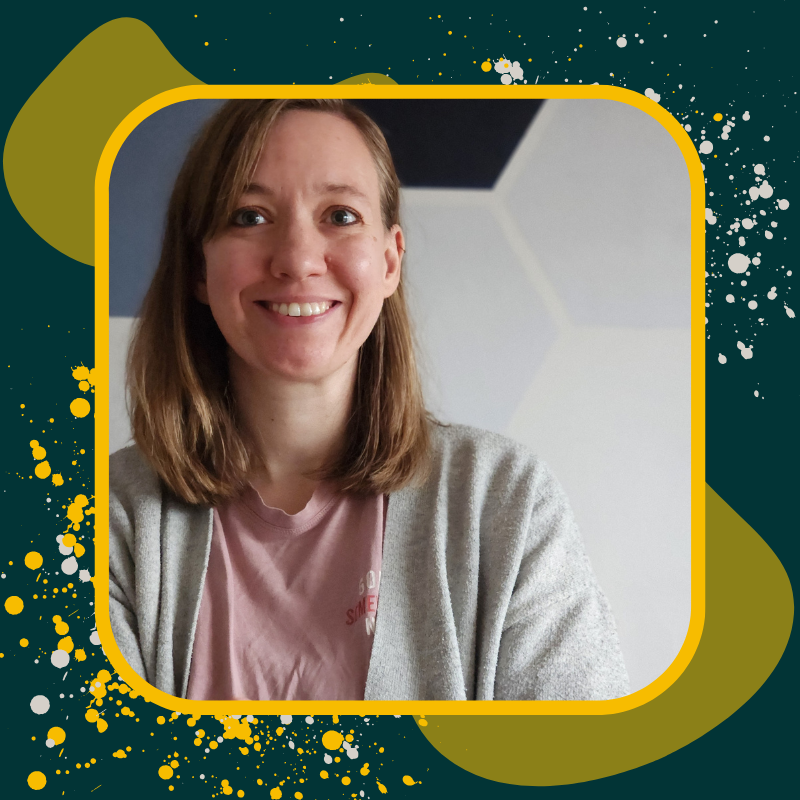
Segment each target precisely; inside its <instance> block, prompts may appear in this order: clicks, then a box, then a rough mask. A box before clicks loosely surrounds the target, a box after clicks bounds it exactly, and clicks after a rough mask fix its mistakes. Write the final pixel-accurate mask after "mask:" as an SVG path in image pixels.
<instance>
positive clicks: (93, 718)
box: [84, 708, 100, 723]
mask: <svg viewBox="0 0 800 800" xmlns="http://www.w3.org/2000/svg"><path fill="white" fill-rule="evenodd" d="M84 716H85V717H86V721H87V722H92V723H94V722H97V720H98V719H100V712H99V711H98V710H97V709H96V708H90V709H89V710H88V711H87V712H86V714H85V715H84Z"/></svg>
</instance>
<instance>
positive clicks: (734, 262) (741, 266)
mask: <svg viewBox="0 0 800 800" xmlns="http://www.w3.org/2000/svg"><path fill="white" fill-rule="evenodd" d="M749 266H750V259H749V258H748V257H747V256H746V255H745V254H744V253H734V254H733V255H732V256H731V257H730V258H729V259H728V268H729V269H730V271H731V272H735V273H737V274H741V273H742V272H747V268H748V267H749Z"/></svg>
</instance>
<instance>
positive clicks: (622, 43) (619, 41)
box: [617, 36, 628, 47]
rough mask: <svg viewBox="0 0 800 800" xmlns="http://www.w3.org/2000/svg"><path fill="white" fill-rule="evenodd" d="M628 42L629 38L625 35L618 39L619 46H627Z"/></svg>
mask: <svg viewBox="0 0 800 800" xmlns="http://www.w3.org/2000/svg"><path fill="white" fill-rule="evenodd" d="M627 44H628V40H627V39H626V38H625V37H624V36H620V37H619V39H617V47H626V46H627Z"/></svg>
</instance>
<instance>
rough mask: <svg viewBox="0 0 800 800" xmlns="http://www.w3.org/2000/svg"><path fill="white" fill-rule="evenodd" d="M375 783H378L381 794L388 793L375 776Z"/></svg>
mask: <svg viewBox="0 0 800 800" xmlns="http://www.w3.org/2000/svg"><path fill="white" fill-rule="evenodd" d="M375 783H377V784H378V788H379V789H380V790H381V794H387V793H388V791H389V790H388V789H387V788H386V787H385V786H384V785H383V784H382V783H381V782H380V781H379V780H378V779H377V778H376V779H375Z"/></svg>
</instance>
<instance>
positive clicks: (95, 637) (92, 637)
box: [89, 631, 100, 645]
mask: <svg viewBox="0 0 800 800" xmlns="http://www.w3.org/2000/svg"><path fill="white" fill-rule="evenodd" d="M89 641H90V642H91V643H92V644H94V645H98V644H100V634H99V633H98V632H97V631H92V632H91V633H90V634H89Z"/></svg>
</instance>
